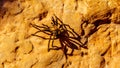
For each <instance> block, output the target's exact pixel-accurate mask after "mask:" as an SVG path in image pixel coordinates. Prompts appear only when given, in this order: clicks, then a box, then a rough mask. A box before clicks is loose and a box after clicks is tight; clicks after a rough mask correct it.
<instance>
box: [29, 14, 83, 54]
mask: <svg viewBox="0 0 120 68" xmlns="http://www.w3.org/2000/svg"><path fill="white" fill-rule="evenodd" d="M31 25H32V26H33V27H34V28H36V29H37V30H38V31H37V32H35V33H34V34H32V35H33V36H37V37H40V38H43V39H48V40H49V41H48V51H50V49H52V48H50V43H51V46H52V47H55V49H62V50H63V51H64V53H65V54H66V52H67V49H66V47H69V48H71V49H72V52H73V50H74V49H78V46H77V45H80V47H84V46H83V44H82V43H81V42H80V36H79V35H78V34H77V33H76V32H75V31H74V29H72V28H71V27H70V26H69V25H67V24H64V23H63V22H62V21H61V20H60V19H59V18H58V17H57V16H55V17H52V22H51V26H48V25H45V24H42V25H41V26H38V25H36V24H31ZM68 29H69V30H68ZM39 32H43V33H45V34H47V35H49V36H50V37H49V38H46V37H42V36H39V35H37V33H39ZM56 39H59V41H60V44H61V47H60V48H59V47H57V46H54V40H56ZM76 41H78V42H76ZM76 44H77V45H76ZM72 52H71V53H72Z"/></svg>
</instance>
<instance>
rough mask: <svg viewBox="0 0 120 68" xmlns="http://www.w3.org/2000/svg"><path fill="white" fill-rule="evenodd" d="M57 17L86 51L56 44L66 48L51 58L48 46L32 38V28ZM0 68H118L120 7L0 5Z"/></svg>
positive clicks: (56, 0)
mask: <svg viewBox="0 0 120 68" xmlns="http://www.w3.org/2000/svg"><path fill="white" fill-rule="evenodd" d="M54 15H56V16H57V17H58V18H59V19H60V20H61V21H62V22H63V23H64V24H68V25H69V26H70V27H71V28H72V29H73V30H74V31H75V32H76V33H77V34H78V35H79V40H75V39H72V40H73V41H79V43H80V45H81V46H86V47H87V49H86V48H83V47H79V48H75V47H77V46H79V44H75V42H74V43H72V42H71V41H69V39H68V41H66V40H65V41H63V42H62V43H61V42H60V41H59V40H55V41H54V45H57V46H61V44H63V45H65V46H66V48H64V47H62V48H60V49H58V50H56V49H51V50H50V51H49V52H48V40H45V39H42V38H40V37H36V36H33V35H32V34H34V33H35V32H36V31H37V29H36V28H34V27H33V26H31V25H30V23H32V24H36V25H39V26H40V25H42V24H43V23H44V24H46V25H50V23H51V22H52V21H51V18H52V17H53V16H54ZM72 32H73V31H72ZM73 33H74V32H73ZM39 36H42V37H49V36H48V35H46V34H45V33H42V32H41V33H39ZM62 40H64V39H62ZM60 43H61V44H60ZM71 44H73V45H71ZM69 45H70V46H69ZM50 47H51V46H50ZM72 50H73V52H71V51H72ZM70 53H71V54H70ZM0 68H120V1H119V0H0Z"/></svg>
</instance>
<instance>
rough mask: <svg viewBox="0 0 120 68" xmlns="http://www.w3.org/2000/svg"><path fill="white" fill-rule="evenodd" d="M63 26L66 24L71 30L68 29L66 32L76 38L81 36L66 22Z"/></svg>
mask: <svg viewBox="0 0 120 68" xmlns="http://www.w3.org/2000/svg"><path fill="white" fill-rule="evenodd" d="M64 25H65V26H67V27H68V28H69V29H70V30H72V31H69V30H68V32H70V33H71V34H72V35H73V36H74V37H75V38H76V39H77V40H80V39H81V37H80V36H79V34H77V33H76V32H75V31H74V29H72V28H71V27H70V26H69V25H67V24H64Z"/></svg>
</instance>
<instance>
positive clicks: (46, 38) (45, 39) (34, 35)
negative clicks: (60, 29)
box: [32, 34, 50, 40]
mask: <svg viewBox="0 0 120 68" xmlns="http://www.w3.org/2000/svg"><path fill="white" fill-rule="evenodd" d="M32 35H33V36H37V37H40V38H42V39H45V40H49V39H50V38H45V37H42V36H39V35H35V34H32Z"/></svg>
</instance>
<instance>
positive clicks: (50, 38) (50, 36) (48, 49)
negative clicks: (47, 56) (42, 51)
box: [48, 35, 52, 52]
mask: <svg viewBox="0 0 120 68" xmlns="http://www.w3.org/2000/svg"><path fill="white" fill-rule="evenodd" d="M51 37H52V35H50V38H49V41H48V52H49V51H50V41H51Z"/></svg>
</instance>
